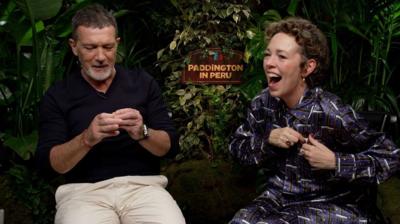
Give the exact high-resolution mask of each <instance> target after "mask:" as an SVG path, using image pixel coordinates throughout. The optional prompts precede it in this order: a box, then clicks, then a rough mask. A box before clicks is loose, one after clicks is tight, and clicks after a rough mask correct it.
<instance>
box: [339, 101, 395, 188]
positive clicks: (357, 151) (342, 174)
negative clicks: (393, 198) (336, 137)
mask: <svg viewBox="0 0 400 224" xmlns="http://www.w3.org/2000/svg"><path fill="white" fill-rule="evenodd" d="M331 104H332V105H334V106H335V107H334V108H336V109H337V111H338V112H339V113H338V114H340V115H339V118H340V120H341V122H342V127H343V130H344V131H343V133H342V134H341V135H340V136H341V142H342V145H343V146H344V147H346V148H352V149H351V150H350V151H351V152H350V153H344V152H336V153H335V154H336V170H335V176H336V177H338V178H341V179H347V180H348V181H352V180H355V179H358V180H362V181H366V182H370V183H378V184H379V183H381V182H382V181H384V180H386V179H388V178H389V177H390V176H391V175H392V174H393V173H395V172H396V171H397V170H398V169H399V163H400V149H399V148H397V147H396V145H395V144H394V143H393V141H391V140H390V139H389V138H387V137H386V136H385V134H384V133H381V132H377V131H375V130H372V129H369V128H368V126H367V124H366V122H363V120H361V119H360V118H359V117H358V115H357V114H356V113H355V112H354V110H353V109H352V108H351V107H350V106H347V105H340V102H336V103H332V102H331ZM337 117H338V116H337Z"/></svg>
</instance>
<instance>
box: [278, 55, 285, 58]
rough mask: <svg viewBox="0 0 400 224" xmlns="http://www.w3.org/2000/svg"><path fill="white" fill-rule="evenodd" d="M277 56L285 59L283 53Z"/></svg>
mask: <svg viewBox="0 0 400 224" xmlns="http://www.w3.org/2000/svg"><path fill="white" fill-rule="evenodd" d="M278 57H279V58H282V59H286V56H285V55H278Z"/></svg>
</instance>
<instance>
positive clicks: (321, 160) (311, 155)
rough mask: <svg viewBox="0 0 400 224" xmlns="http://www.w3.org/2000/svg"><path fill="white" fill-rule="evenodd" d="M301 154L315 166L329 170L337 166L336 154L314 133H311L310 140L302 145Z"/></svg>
mask: <svg viewBox="0 0 400 224" xmlns="http://www.w3.org/2000/svg"><path fill="white" fill-rule="evenodd" d="M300 155H302V156H303V157H304V158H305V159H306V160H307V161H308V163H309V164H310V165H311V166H312V167H314V168H317V169H328V170H332V169H335V168H336V157H335V154H334V153H333V152H332V151H331V150H330V149H328V148H327V147H326V146H325V145H323V144H321V143H320V142H318V141H317V140H316V139H315V138H313V137H312V135H309V137H308V142H307V143H305V144H303V145H302V147H301V149H300Z"/></svg>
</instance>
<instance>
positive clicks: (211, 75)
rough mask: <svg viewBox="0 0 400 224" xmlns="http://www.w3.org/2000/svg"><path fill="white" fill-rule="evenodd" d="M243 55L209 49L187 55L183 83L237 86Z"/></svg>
mask: <svg viewBox="0 0 400 224" xmlns="http://www.w3.org/2000/svg"><path fill="white" fill-rule="evenodd" d="M243 67H244V65H243V53H242V52H240V51H235V50H224V51H222V49H220V48H209V49H206V50H195V51H192V52H190V53H189V63H188V64H187V65H186V67H185V70H184V71H183V75H182V82H183V83H211V84H239V83H240V78H241V76H242V74H243V71H244V68H243Z"/></svg>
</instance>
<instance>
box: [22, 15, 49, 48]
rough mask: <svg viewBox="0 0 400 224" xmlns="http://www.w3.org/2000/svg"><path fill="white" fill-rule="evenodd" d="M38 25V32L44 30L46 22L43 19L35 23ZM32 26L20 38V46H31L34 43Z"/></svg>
mask: <svg viewBox="0 0 400 224" xmlns="http://www.w3.org/2000/svg"><path fill="white" fill-rule="evenodd" d="M35 27H36V32H40V31H42V30H44V24H43V22H42V21H38V22H37V23H36V24H35ZM32 35H33V34H32V28H29V29H28V30H27V31H26V32H25V33H24V35H23V36H21V37H20V38H21V39H19V40H18V45H19V46H31V45H32Z"/></svg>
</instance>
